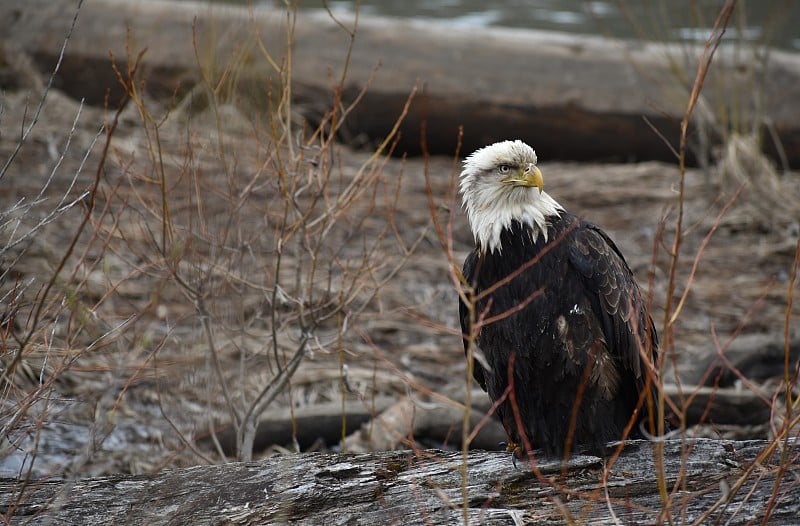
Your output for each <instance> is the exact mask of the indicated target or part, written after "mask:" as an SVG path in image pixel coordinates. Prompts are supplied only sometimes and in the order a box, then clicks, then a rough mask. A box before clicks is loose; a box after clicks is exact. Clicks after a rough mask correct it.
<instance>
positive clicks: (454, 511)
mask: <svg viewBox="0 0 800 526" xmlns="http://www.w3.org/2000/svg"><path fill="white" fill-rule="evenodd" d="M794 444H795V442H790V443H789V448H788V450H786V451H783V458H782V459H781V452H780V448H776V451H777V452H776V453H772V450H770V451H768V453H769V454H764V452H765V451H767V449H766V448H768V447H769V444H768V443H767V442H762V441H753V442H723V441H712V440H696V441H692V442H684V443H681V442H680V441H671V442H667V443H666V444H665V448H664V449H665V455H664V471H663V472H664V474H665V475H664V477H663V478H662V480H663V481H665V482H666V486H665V492H666V493H665V495H666V501H664V500H662V497H661V496H660V493H659V484H658V483H657V480H658V475H657V473H658V469H657V467H656V466H657V463H654V460H653V459H654V458H656V455H654V448H655V446H654V445H653V444H650V443H647V442H633V443H630V444H628V445H627V447H626V448H625V449H624V451H623V452H622V454H621V455H620V456H619V457H618V458H617V459H616V460H615V461H613V462H611V461H606V462H604V461H603V460H602V459H600V458H597V457H592V456H577V457H574V458H573V459H572V460H571V461H570V462H569V464H568V466H566V467H562V465H561V463H560V462H558V461H553V460H545V459H537V460H538V465H537V466H536V469H537V472H534V470H532V469H531V467H530V466H529V465H528V464H527V463H523V462H520V463H518V465H517V467H514V466H513V465H512V463H511V458H510V456H509V455H508V454H507V453H500V452H471V453H470V454H469V455H468V457H467V458H466V461H465V459H464V457H463V456H462V454H461V453H458V452H442V451H437V450H417V451H396V452H380V453H367V454H355V455H352V454H351V455H348V454H304V455H287V456H279V457H274V458H271V459H268V460H264V461H261V462H254V463H249V464H226V465H219V466H197V467H193V468H187V469H178V470H173V471H165V472H162V473H158V474H156V475H154V476H114V477H101V478H94V479H89V480H79V481H61V480H53V481H41V482H31V483H29V484H28V485H27V486H25V487H23V485H22V484H20V483H18V482H16V481H13V480H4V481H2V482H0V512H2V513H3V514H5V518H6V520H7V521H8V522H9V523H10V524H23V523H24V524H76V525H77V524H80V525H87V526H91V525H94V524H136V525H138V524H142V525H144V524H147V525H158V524H193V525H212V524H215V525H216V524H281V523H292V524H309V525H311V524H313V525H319V524H348V525H356V524H368V525H375V524H404V525H417V524H459V523H463V519H464V518H465V517H466V518H467V519H468V522H469V524H509V525H517V524H542V523H545V524H559V523H565V522H569V521H573V522H578V523H580V524H614V523H617V524H620V523H622V524H652V523H657V522H658V523H665V522H666V518H667V515H669V516H670V517H671V518H672V519H673V520H674V521H677V522H679V523H681V524H689V523H693V522H701V523H704V524H706V523H708V524H711V523H715V521H716V523H720V524H731V525H736V524H747V523H752V522H755V523H760V522H761V521H762V519H764V518H765V517H766V521H765V522H766V523H767V524H788V523H791V522H794V521H796V520H797V518H798V516H800V492H798V491H797V485H798V482H797V481H798V477H800V465H798V462H797V458H798V454H799V453H800V451H798V448H797V447H795V445H794ZM781 465H783V467H784V469H781V468H780V466H781ZM741 480H745V482H744V483H740V481H741ZM20 492H21V494H20ZM665 502H666V503H665Z"/></svg>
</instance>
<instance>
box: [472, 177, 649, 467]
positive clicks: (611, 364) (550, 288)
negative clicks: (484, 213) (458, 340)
mask: <svg viewBox="0 0 800 526" xmlns="http://www.w3.org/2000/svg"><path fill="white" fill-rule="evenodd" d="M534 191H535V190H534ZM547 219H548V226H547V240H545V239H544V236H542V235H538V236H537V237H536V239H535V240H534V239H533V238H532V235H531V232H532V230H531V229H530V227H529V226H528V225H524V224H521V223H520V222H519V221H512V222H510V224H509V226H507V227H505V228H503V230H502V231H501V233H500V238H499V247H495V250H488V251H487V250H481V249H480V247H478V248H476V249H475V250H474V251H473V252H472V253H470V255H469V256H468V257H467V259H466V261H465V263H464V269H463V272H464V277H465V280H466V283H467V285H468V286H469V287H471V288H472V289H473V291H474V295H475V297H476V298H478V301H477V303H476V309H475V310H474V316H473V318H474V319H475V320H477V322H476V324H475V329H473V324H472V323H470V318H471V315H470V309H469V308H468V306H467V305H466V304H465V303H464V302H463V301H462V302H461V305H460V319H461V327H462V331H463V334H464V340H465V346H466V348H467V349H468V348H469V345H470V341H471V340H472V339H474V343H475V345H476V347H477V349H478V351H477V352H480V353H482V354H483V356H484V357H485V363H486V364H487V365H488V369H487V368H485V367H484V366H482V365H481V364H480V363H479V360H475V362H474V377H475V379H476V380H477V382H478V383H479V384H480V385H481V387H483V388H484V389H485V390H486V391H488V393H489V396H490V397H491V399H492V400H495V401H496V400H498V399H500V398H503V397H505V398H504V401H503V403H502V404H500V406H499V407H498V409H497V414H498V416H499V417H500V420H501V422H502V424H503V426H504V428H505V430H506V432H507V434H508V436H509V439H510V440H511V441H512V442H514V443H516V444H517V445H519V446H520V447H524V445H525V444H526V441H525V440H524V439H523V434H522V432H524V436H525V437H526V438H527V443H528V444H529V445H531V446H532V447H534V448H541V449H543V450H544V452H545V453H546V454H550V455H563V454H564V453H565V452H566V451H573V452H574V451H576V450H578V451H580V450H583V451H590V452H595V453H602V452H603V451H604V446H605V445H606V443H608V442H610V441H615V440H619V439H621V438H623V430H624V429H625V428H626V426H627V425H628V424H629V422H630V421H633V422H634V424H633V427H632V432H631V434H630V436H637V435H638V434H639V426H638V423H639V421H641V420H642V419H643V418H644V416H645V415H646V407H647V405H648V403H647V400H644V401H642V399H643V397H644V395H643V393H645V392H646V391H649V392H650V393H653V392H654V389H653V382H652V381H651V380H649V378H650V373H649V372H648V367H647V363H646V362H647V361H650V360H652V357H653V356H654V355H655V352H656V347H657V343H658V342H657V335H656V331H655V329H654V327H653V323H652V320H651V319H650V316H649V315H648V314H647V312H646V309H645V303H644V301H643V298H642V294H641V292H640V290H639V287H638V286H637V285H636V282H635V281H634V277H633V274H632V272H631V270H630V268H629V267H628V265H627V263H626V262H625V260H624V258H623V257H622V254H621V253H620V252H619V250H618V249H617V247H616V246H615V245H614V243H613V242H612V241H611V239H609V237H608V236H607V235H606V234H605V233H603V232H602V231H601V230H600V229H599V228H598V227H596V226H594V225H592V224H590V223H586V222H584V221H582V220H580V219H578V218H576V217H575V216H573V215H571V214H569V213H567V212H564V211H561V212H560V213H559V214H558V215H555V216H552V217H548V218H547ZM498 248H499V250H498ZM526 265H528V266H527V268H525V270H523V271H522V272H521V273H519V275H518V276H516V277H514V278H512V279H510V280H509V281H508V282H507V283H504V284H502V285H500V286H497V288H496V289H495V290H493V291H491V292H489V293H486V291H487V290H488V289H490V288H491V287H494V286H496V284H497V283H498V282H500V281H501V280H504V279H506V278H508V276H510V275H511V274H513V273H514V272H516V271H518V269H520V268H522V267H523V266H526ZM511 384H513V389H514V393H513V397H512V396H509V394H508V393H506V389H507V387H508V386H509V385H511ZM512 399H513V400H515V401H516V410H517V413H518V416H515V409H514V407H513V406H512ZM637 407H638V408H639V409H637ZM517 422H520V423H521V425H522V428H521V429H520V427H519V426H518V424H517ZM570 437H571V441H570Z"/></svg>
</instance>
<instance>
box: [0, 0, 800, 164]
mask: <svg viewBox="0 0 800 526" xmlns="http://www.w3.org/2000/svg"><path fill="white" fill-rule="evenodd" d="M65 4H67V3H66V2H52V1H50V0H27V1H26V2H22V3H19V2H2V3H0V30H2V32H1V33H0V34H2V35H3V37H4V38H5V39H7V41H8V42H9V43H11V44H13V45H14V46H18V47H20V48H21V49H22V50H24V51H25V52H27V53H28V54H30V55H31V56H32V57H33V58H34V59H35V61H36V63H37V65H38V67H39V68H40V69H41V70H42V72H44V73H45V74H49V72H51V71H52V69H53V67H54V65H55V63H56V61H57V59H58V56H59V51H60V49H61V44H62V40H63V38H64V35H66V33H67V30H68V28H69V25H70V23H71V20H72V15H73V13H72V12H70V11H69V10H67V9H65ZM69 4H71V5H72V6H75V5H76V2H75V1H73V2H69ZM339 24H341V25H339ZM286 26H287V16H286V13H285V11H282V10H280V9H274V8H263V7H262V8H256V7H252V8H244V7H235V6H228V5H225V6H219V5H218V6H213V7H212V6H210V5H208V4H205V3H202V4H201V3H193V2H188V1H186V2H169V1H155V0H153V1H148V2H122V1H119V0H92V1H91V2H85V3H84V4H83V7H82V10H81V12H80V15H79V20H78V24H77V27H76V29H75V32H74V34H73V35H72V38H71V41H70V43H69V46H68V48H67V53H66V55H65V57H64V60H63V64H62V68H61V71H60V72H59V75H58V77H57V79H56V80H57V83H56V85H57V86H58V87H60V88H61V89H63V90H64V91H66V92H67V93H68V94H69V95H71V96H72V97H74V98H75V99H84V98H85V99H86V100H87V102H89V103H92V104H98V105H99V104H102V103H103V101H104V100H105V96H106V93H107V92H108V91H109V90H112V93H114V92H115V91H116V92H117V93H118V91H119V83H118V81H117V78H116V73H115V72H114V71H113V69H112V68H111V66H110V60H109V54H110V53H112V54H113V56H114V57H115V58H116V60H117V61H118V63H119V64H120V65H124V64H125V63H126V61H127V60H128V59H127V57H126V56H127V55H131V54H132V55H134V56H135V55H136V53H137V52H138V51H139V50H142V49H145V48H146V49H147V52H146V54H145V55H144V65H143V68H141V69H142V70H144V72H145V76H146V78H147V90H148V92H149V93H150V94H151V95H154V96H156V97H161V98H168V97H171V96H172V95H173V94H174V93H175V90H176V88H177V87H178V86H180V89H179V90H178V94H179V95H185V94H187V93H188V92H189V91H191V90H192V88H193V87H194V86H195V85H197V83H198V79H199V76H200V75H199V69H200V68H201V67H202V68H203V69H204V70H205V74H206V75H207V76H209V77H210V78H211V79H212V82H214V81H215V80H214V79H217V78H218V77H219V78H223V77H224V75H223V71H227V72H228V76H232V77H235V79H236V81H235V82H233V83H232V85H231V86H230V87H229V89H230V90H232V91H238V93H239V95H240V96H241V97H244V98H246V99H248V100H250V103H251V105H252V106H253V107H254V108H262V109H265V108H267V107H268V106H269V101H268V94H269V93H270V91H271V89H270V88H269V79H270V78H271V79H272V80H273V81H276V75H275V71H274V69H273V68H272V67H271V66H270V64H269V61H268V60H267V59H266V58H265V57H264V55H263V54H262V51H261V49H263V50H266V52H267V53H269V55H270V58H271V59H272V60H273V61H274V63H276V64H281V63H282V61H283V60H284V58H285V57H286V54H287V53H286V49H287V42H288V41H289V38H288V36H287V29H286ZM353 27H355V26H354V22H353V19H352V17H347V16H344V17H342V18H341V20H334V19H332V17H331V16H330V15H328V14H327V13H325V12H322V11H303V12H301V13H299V14H298V16H297V20H296V24H295V26H294V33H293V39H292V41H293V48H292V79H293V87H292V93H293V95H294V97H295V99H296V102H297V103H298V104H297V105H296V106H295V109H297V110H298V111H300V112H301V113H302V114H303V116H304V117H306V118H307V119H310V120H312V121H314V120H316V119H319V118H320V116H321V115H322V114H324V113H325V112H326V111H328V110H329V109H330V108H331V107H332V104H333V102H332V101H333V87H334V86H335V85H337V83H338V82H339V80H340V79H341V78H342V76H343V74H344V71H346V72H347V74H346V76H345V77H346V78H345V81H344V86H343V87H344V94H343V95H344V99H345V101H352V100H353V99H354V98H355V97H356V96H357V94H359V93H360V92H361V91H362V90H366V91H365V93H364V97H363V98H362V100H361V101H360V102H359V104H358V105H357V106H356V107H355V108H353V111H352V112H351V113H350V114H349V116H348V119H347V127H348V130H347V131H349V133H350V134H351V136H352V137H353V138H354V140H361V139H358V138H359V137H361V138H363V137H366V139H367V140H380V139H381V138H382V137H384V136H385V135H386V134H387V133H388V132H389V130H390V129H391V128H392V126H393V124H394V123H395V120H396V119H397V118H398V116H399V115H400V113H401V110H402V108H403V105H404V104H405V102H406V100H407V98H408V96H409V94H410V93H411V91H412V89H413V88H414V86H417V87H418V88H419V89H420V93H418V95H417V97H416V100H415V101H414V103H413V105H412V107H411V109H410V112H409V114H408V116H407V118H406V120H405V122H404V124H403V126H402V129H401V132H402V133H401V139H400V140H401V143H400V144H399V146H398V148H397V150H396V151H397V153H403V152H408V153H411V154H413V153H417V152H419V151H420V143H421V140H422V136H421V131H420V130H421V125H422V123H423V122H424V123H425V128H426V137H425V139H426V142H427V145H428V150H429V151H430V152H431V153H442V154H445V155H453V153H454V152H455V148H456V141H457V137H458V130H459V128H460V127H463V130H464V135H463V142H462V151H464V152H469V151H472V150H473V149H475V148H477V147H480V146H483V145H485V144H487V143H491V142H494V141H495V140H498V139H507V138H521V139H524V140H527V141H528V142H530V143H531V144H534V145H536V148H537V149H538V150H539V151H540V152H541V153H542V156H543V158H546V159H554V158H566V159H577V160H582V159H603V160H613V159H620V160H623V161H630V160H635V159H638V160H644V159H659V160H667V161H674V156H673V153H672V151H671V150H670V148H669V147H668V145H667V144H665V140H666V139H665V137H666V138H669V139H670V140H673V141H675V140H677V137H678V136H679V134H678V125H679V123H680V120H681V118H682V116H683V113H684V111H685V109H686V102H687V100H688V96H689V90H690V87H691V82H692V78H693V77H694V75H695V74H696V70H697V61H698V60H699V58H700V57H701V55H702V53H703V50H702V47H701V46H690V45H682V44H674V45H661V44H654V43H646V42H624V41H616V40H612V39H606V38H599V37H587V36H580V35H574V34H564V33H554V32H541V31H526V30H518V29H510V28H459V27H451V26H446V25H441V24H436V23H428V22H421V21H416V20H415V21H410V20H406V21H402V20H396V19H387V18H380V17H374V16H367V15H362V16H361V17H360V18H359V23H358V26H357V28H356V29H355V40H354V44H353V48H352V53H349V55H348V46H349V44H350V38H349V35H348V33H347V31H345V28H351V29H352V28H353ZM255 35H257V36H258V41H257V40H256V38H254V37H255ZM195 43H196V47H195ZM261 44H263V48H262V47H261ZM348 56H349V61H348V60H346V57H348ZM198 62H199V63H200V64H198ZM123 69H124V68H123ZM765 79H768V81H765ZM706 84H707V85H708V86H714V89H711V88H709V89H707V90H706V91H705V92H704V99H703V100H701V103H700V105H699V109H698V111H697V112H695V113H696V115H697V116H698V118H702V119H703V122H704V124H703V125H702V126H698V128H697V130H696V131H693V133H692V134H690V135H691V136H692V137H695V136H698V137H699V140H700V141H706V140H707V141H708V142H709V144H713V143H714V142H715V141H717V140H720V137H719V136H718V134H727V133H728V132H729V131H728V130H726V129H725V126H724V125H723V124H721V123H724V122H726V119H728V118H729V116H728V115H725V114H722V115H715V114H714V110H713V109H712V108H733V110H731V111H734V112H736V118H737V119H738V120H739V121H741V122H743V123H748V124H747V125H749V123H751V122H752V123H769V126H770V130H771V132H774V136H775V137H777V138H779V140H780V141H781V143H782V147H783V150H784V151H785V155H786V160H787V161H788V162H789V164H791V165H795V164H797V163H798V162H800V99H798V97H796V86H797V85H798V84H800V56H798V55H797V54H792V53H786V52H781V51H776V50H770V51H769V53H768V54H765V53H762V52H760V51H759V52H756V50H753V52H752V53H744V52H742V49H740V48H739V47H738V46H737V47H736V48H735V49H726V48H725V47H722V48H720V49H719V51H718V53H717V54H716V57H715V61H714V66H713V67H712V68H711V71H710V74H709V78H708V80H707V82H706ZM367 86H368V87H367ZM215 89H220V86H218V87H217V88H215ZM201 91H202V90H201ZM272 92H273V93H274V92H275V90H272ZM110 100H111V103H112V104H113V103H114V102H115V101H116V100H117V97H116V96H112V98H111V99H110ZM272 102H273V103H274V101H272ZM715 120H716V122H714V121H715ZM651 127H652V128H651ZM653 129H655V130H657V132H656V131H653ZM771 145H772V142H771V141H765V147H767V148H768V149H769V148H770V147H771ZM673 146H674V145H673ZM545 154H546V155H545Z"/></svg>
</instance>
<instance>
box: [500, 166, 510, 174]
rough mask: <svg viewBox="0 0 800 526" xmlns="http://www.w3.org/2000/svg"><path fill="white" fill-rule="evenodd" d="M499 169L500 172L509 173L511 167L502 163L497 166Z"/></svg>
mask: <svg viewBox="0 0 800 526" xmlns="http://www.w3.org/2000/svg"><path fill="white" fill-rule="evenodd" d="M497 171H498V172H500V173H501V174H507V173H508V172H510V171H511V167H510V166H509V165H507V164H501V165H500V166H498V167H497Z"/></svg>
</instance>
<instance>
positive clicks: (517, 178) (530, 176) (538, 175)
mask: <svg viewBox="0 0 800 526" xmlns="http://www.w3.org/2000/svg"><path fill="white" fill-rule="evenodd" d="M502 182H503V184H510V185H514V186H524V187H527V188H533V187H536V188H538V189H539V193H542V190H543V189H544V178H542V172H541V170H539V168H538V167H537V166H536V165H534V164H528V165H527V166H522V167H520V168H519V169H518V170H517V171H516V172H514V173H513V174H511V175H510V176H508V177H507V178H505V179H503V181H502Z"/></svg>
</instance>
